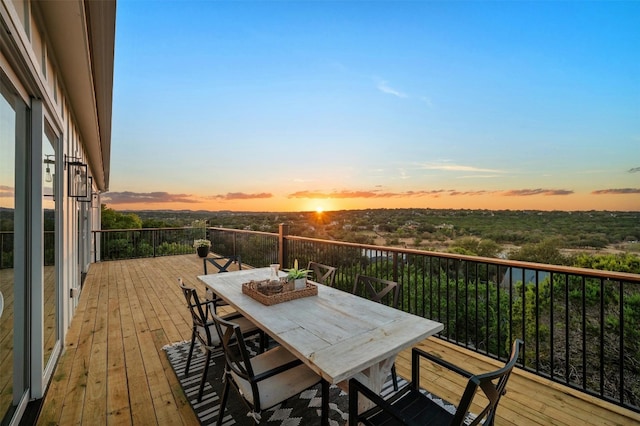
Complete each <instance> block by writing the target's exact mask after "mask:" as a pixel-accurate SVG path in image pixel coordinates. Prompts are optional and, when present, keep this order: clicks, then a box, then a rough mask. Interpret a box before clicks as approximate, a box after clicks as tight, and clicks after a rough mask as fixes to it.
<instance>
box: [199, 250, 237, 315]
mask: <svg viewBox="0 0 640 426" xmlns="http://www.w3.org/2000/svg"><path fill="white" fill-rule="evenodd" d="M234 263H237V264H238V270H239V271H241V270H242V260H241V259H240V256H227V257H224V256H218V257H205V258H203V259H202V264H203V266H204V275H207V274H209V271H208V269H211V268H212V267H213V268H214V271H212V273H214V272H215V273H221V272H229V267H230V266H231V265H232V264H234ZM207 264H209V268H208V269H207ZM206 293H207V300H209V301H211V302H212V303H213V312H215V313H217V312H218V307H219V306H227V305H228V303H227V302H225V301H224V300H223V299H222V298H220V297H218V295H217V294H215V293H214V292H213V291H212V290H211V289H210V288H209V287H207V289H206Z"/></svg>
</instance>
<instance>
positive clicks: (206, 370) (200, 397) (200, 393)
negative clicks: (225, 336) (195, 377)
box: [198, 351, 211, 402]
mask: <svg viewBox="0 0 640 426" xmlns="http://www.w3.org/2000/svg"><path fill="white" fill-rule="evenodd" d="M209 361H211V351H207V360H206V361H205V363H204V371H203V372H202V378H201V379H200V390H199V391H198V402H200V401H202V393H203V391H204V383H205V382H206V381H207V373H208V372H209Z"/></svg>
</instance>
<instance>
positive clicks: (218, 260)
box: [202, 256, 242, 275]
mask: <svg viewBox="0 0 640 426" xmlns="http://www.w3.org/2000/svg"><path fill="white" fill-rule="evenodd" d="M207 264H209V266H213V267H214V268H215V271H213V272H217V273H220V272H229V266H231V265H233V264H238V270H242V260H241V259H240V256H220V257H205V258H203V259H202V265H203V267H204V275H207V274H208V273H209V272H208V268H207ZM213 272H212V273H213Z"/></svg>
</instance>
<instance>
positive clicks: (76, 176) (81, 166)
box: [66, 157, 89, 198]
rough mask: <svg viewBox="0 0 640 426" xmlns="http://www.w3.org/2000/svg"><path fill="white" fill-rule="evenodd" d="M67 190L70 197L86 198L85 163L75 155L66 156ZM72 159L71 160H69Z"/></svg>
mask: <svg viewBox="0 0 640 426" xmlns="http://www.w3.org/2000/svg"><path fill="white" fill-rule="evenodd" d="M67 159H68V160H67V162H66V163H67V173H68V175H67V178H68V179H67V184H68V185H67V192H68V195H69V197H72V198H87V196H88V193H89V191H88V188H87V183H88V180H87V165H86V164H85V163H83V162H81V161H79V160H80V159H79V158H77V157H67ZM69 159H70V160H72V161H69Z"/></svg>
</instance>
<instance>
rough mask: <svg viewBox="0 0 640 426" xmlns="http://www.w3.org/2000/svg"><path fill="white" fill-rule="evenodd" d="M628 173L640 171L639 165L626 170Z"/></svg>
mask: <svg viewBox="0 0 640 426" xmlns="http://www.w3.org/2000/svg"><path fill="white" fill-rule="evenodd" d="M627 172H628V173H638V172H640V167H634V168H632V169H629V170H627Z"/></svg>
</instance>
